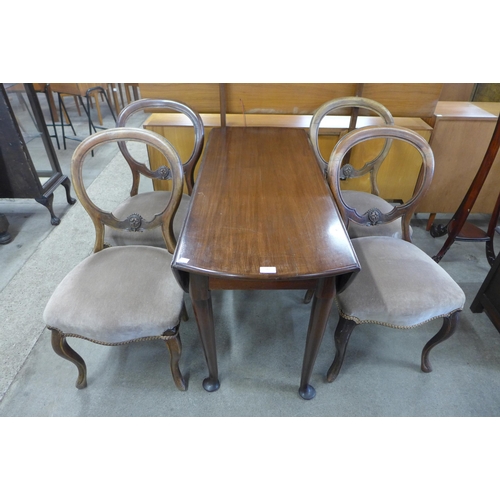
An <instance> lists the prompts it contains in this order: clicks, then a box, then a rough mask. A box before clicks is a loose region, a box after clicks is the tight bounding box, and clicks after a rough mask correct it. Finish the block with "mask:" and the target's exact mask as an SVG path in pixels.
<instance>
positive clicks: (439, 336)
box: [421, 311, 460, 373]
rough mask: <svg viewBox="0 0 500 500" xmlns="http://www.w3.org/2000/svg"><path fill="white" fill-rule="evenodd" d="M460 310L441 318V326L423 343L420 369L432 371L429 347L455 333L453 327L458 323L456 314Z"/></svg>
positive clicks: (457, 314)
mask: <svg viewBox="0 0 500 500" xmlns="http://www.w3.org/2000/svg"><path fill="white" fill-rule="evenodd" d="M459 314H460V311H455V312H454V313H453V314H451V315H450V316H448V317H446V318H443V326H442V327H441V329H440V330H439V332H438V333H436V335H434V337H432V339H431V340H429V342H427V344H425V347H424V349H423V350H422V361H421V369H422V371H423V372H425V373H429V372H431V371H432V366H431V364H430V362H429V353H430V351H431V349H433V348H434V347H435V346H437V345H438V344H440V343H441V342H443V341H444V340H446V339H448V338H450V337H451V336H452V335H453V334H454V333H455V328H456V326H457V323H458V316H459Z"/></svg>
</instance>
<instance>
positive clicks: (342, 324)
mask: <svg viewBox="0 0 500 500" xmlns="http://www.w3.org/2000/svg"><path fill="white" fill-rule="evenodd" d="M355 326H356V323H355V322H354V321H352V320H351V319H345V318H343V317H342V316H340V319H339V322H338V323H337V329H336V330H335V336H334V339H335V359H334V360H333V363H332V365H331V366H330V368H329V370H328V373H327V374H326V380H327V381H328V382H333V381H334V380H335V379H336V378H337V375H338V374H339V372H340V369H341V368H342V363H343V362H344V356H345V351H346V349H347V344H348V342H349V339H350V338H351V333H352V331H353V330H354V327H355Z"/></svg>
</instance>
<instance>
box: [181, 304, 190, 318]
mask: <svg viewBox="0 0 500 500" xmlns="http://www.w3.org/2000/svg"><path fill="white" fill-rule="evenodd" d="M181 319H182V321H188V320H189V314H188V312H187V309H186V303H185V302H184V301H182V311H181Z"/></svg>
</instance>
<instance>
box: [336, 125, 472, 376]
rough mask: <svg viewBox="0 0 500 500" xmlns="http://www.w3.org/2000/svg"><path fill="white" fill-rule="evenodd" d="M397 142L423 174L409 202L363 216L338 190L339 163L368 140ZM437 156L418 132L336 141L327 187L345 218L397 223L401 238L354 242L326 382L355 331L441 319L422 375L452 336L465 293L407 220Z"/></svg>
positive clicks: (364, 132)
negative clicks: (411, 152)
mask: <svg viewBox="0 0 500 500" xmlns="http://www.w3.org/2000/svg"><path fill="white" fill-rule="evenodd" d="M380 138H384V139H388V140H402V141H405V142H407V143H409V144H411V145H413V146H414V147H415V148H416V149H417V151H418V152H419V153H420V155H421V157H422V168H421V174H420V176H419V179H418V180H417V185H416V188H415V191H414V195H413V197H412V198H411V199H410V200H409V201H407V202H406V203H404V204H402V205H399V206H397V207H392V206H391V210H390V211H389V212H385V213H384V212H383V211H381V210H380V208H379V206H373V207H371V208H370V209H368V210H367V211H366V212H365V213H363V214H362V215H360V213H359V212H358V211H357V209H356V208H354V207H352V206H351V205H350V204H349V202H348V199H347V197H346V196H345V191H342V189H341V187H340V179H341V176H342V164H343V159H344V157H345V156H346V154H347V153H348V151H349V150H350V149H351V148H353V147H354V146H355V145H357V144H360V143H361V142H364V141H368V140H372V139H380ZM433 171H434V156H433V154H432V150H431V148H430V146H429V145H428V143H427V142H426V141H425V140H424V139H423V138H422V137H421V136H419V135H418V134H417V133H415V132H413V131H411V130H408V129H405V128H402V127H397V126H380V127H377V126H370V127H365V128H361V129H358V130H354V131H352V132H350V133H349V134H347V135H346V136H345V137H343V138H342V139H340V141H339V142H338V144H337V145H336V147H335V150H334V151H333V152H332V155H331V157H330V162H329V164H328V171H327V180H328V183H329V185H330V189H331V190H332V193H333V196H334V198H335V202H336V203H337V206H338V207H339V210H340V213H341V216H342V219H343V221H344V223H345V224H346V227H349V226H350V225H351V223H353V222H354V223H356V224H361V225H364V226H369V227H372V226H374V227H377V226H379V225H381V224H390V223H391V222H393V221H395V220H398V219H399V220H400V230H401V234H402V238H392V237H390V236H364V237H359V238H355V239H353V240H352V245H353V247H354V250H355V252H356V255H357V256H358V259H359V262H360V264H361V270H360V272H359V273H358V274H357V275H356V277H355V278H354V279H353V280H352V283H350V285H349V286H348V287H347V288H346V289H344V290H343V291H342V292H341V293H339V294H338V295H337V297H336V301H337V305H338V309H339V316H340V319H339V322H338V324H337V328H336V331H335V336H334V338H335V347H336V354H335V359H334V361H333V363H332V365H331V367H330V369H329V370H328V374H327V380H328V381H329V382H332V381H333V380H334V379H335V378H336V377H337V375H338V373H339V371H340V368H341V366H342V363H343V361H344V356H345V352H346V347H347V343H348V341H349V338H350V336H351V333H352V331H353V330H354V328H355V327H356V326H357V325H360V324H365V323H375V324H379V325H384V326H387V327H391V328H400V329H410V328H414V327H417V326H419V325H422V324H423V323H427V322H429V321H431V320H434V319H436V318H443V325H442V327H441V329H440V330H439V332H438V333H437V334H436V335H435V336H434V337H432V338H431V339H430V340H429V341H428V342H427V343H426V344H425V347H424V348H423V351H422V355H421V369H422V371H424V372H430V371H431V370H432V368H431V364H430V362H429V352H430V351H431V349H432V348H433V347H434V346H436V345H437V344H439V343H440V342H442V341H444V340H446V339H447V338H449V337H450V336H451V335H452V334H453V332H454V331H455V328H456V324H457V321H458V317H459V313H460V311H461V310H462V309H463V307H464V302H465V295H464V292H463V291H462V289H461V288H460V287H459V286H458V285H457V284H456V283H455V281H454V280H453V279H452V278H451V277H450V276H449V275H448V273H447V272H446V271H445V270H444V269H443V268H441V267H440V266H439V264H437V263H436V262H434V260H433V259H432V258H431V257H429V256H428V255H427V254H426V253H424V252H423V251H422V250H420V249H419V248H418V247H417V246H415V245H413V244H412V243H411V236H410V230H409V223H410V219H411V217H412V215H413V213H414V210H415V207H416V205H417V203H418V201H419V199H420V198H421V197H422V196H423V195H424V194H425V192H426V191H427V189H428V188H429V185H430V183H431V180H432V175H433Z"/></svg>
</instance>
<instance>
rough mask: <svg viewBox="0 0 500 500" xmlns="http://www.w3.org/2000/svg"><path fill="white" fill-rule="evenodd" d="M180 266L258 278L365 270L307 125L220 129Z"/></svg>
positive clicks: (202, 174) (212, 139) (176, 262)
mask: <svg viewBox="0 0 500 500" xmlns="http://www.w3.org/2000/svg"><path fill="white" fill-rule="evenodd" d="M173 266H174V267H175V268H176V269H179V270H183V271H188V272H194V273H198V274H203V275H209V276H215V277H221V278H240V279H251V280H256V279H257V280H282V279H283V280H290V279H301V278H304V279H306V278H320V277H327V276H335V275H338V274H344V273H348V272H352V271H356V270H357V269H359V262H358V260H357V257H356V255H355V253H354V251H353V249H352V245H351V242H350V240H349V238H348V236H347V233H346V230H345V227H344V225H343V223H342V221H341V220H340V216H339V214H338V211H337V208H336V206H335V203H334V201H333V198H332V195H331V193H330V190H329V188H328V186H327V184H326V181H325V179H324V177H323V174H322V172H321V169H320V167H319V166H318V164H317V161H316V159H315V157H314V153H313V151H312V149H311V146H310V143H309V139H308V137H307V135H306V133H305V131H304V130H302V129H290V128H268V127H249V128H245V127H228V128H214V129H213V130H212V132H211V133H210V135H209V139H208V142H207V145H206V149H205V152H204V155H203V158H202V163H201V165H200V171H199V174H198V178H197V181H196V185H195V189H194V191H193V193H192V200H191V204H190V208H189V212H188V216H187V218H186V221H185V223H184V227H183V230H182V232H181V235H180V237H179V241H178V243H177V248H176V252H175V254H174V258H173Z"/></svg>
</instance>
